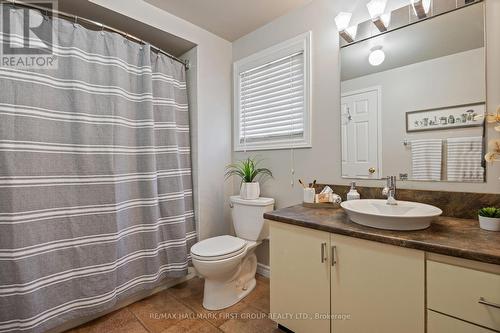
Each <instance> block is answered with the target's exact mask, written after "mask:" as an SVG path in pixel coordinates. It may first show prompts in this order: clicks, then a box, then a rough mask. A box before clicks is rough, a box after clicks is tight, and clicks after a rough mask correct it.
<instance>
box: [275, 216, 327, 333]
mask: <svg viewBox="0 0 500 333" xmlns="http://www.w3.org/2000/svg"><path fill="white" fill-rule="evenodd" d="M270 245H271V247H272V248H271V251H270V264H271V267H272V271H271V315H273V316H274V318H273V319H274V320H275V321H276V322H278V323H279V324H281V325H283V326H285V327H287V328H288V329H290V330H292V331H294V332H296V333H298V332H317V333H321V332H330V320H329V318H328V315H329V313H330V265H329V263H328V250H329V249H330V234H329V233H327V232H323V231H318V230H313V229H307V228H301V227H295V226H290V225H288V224H284V223H274V222H273V223H270ZM316 314H322V315H326V316H327V318H323V319H317V318H314V316H315V315H316ZM306 316H307V317H306ZM309 316H311V318H308V317H309Z"/></svg>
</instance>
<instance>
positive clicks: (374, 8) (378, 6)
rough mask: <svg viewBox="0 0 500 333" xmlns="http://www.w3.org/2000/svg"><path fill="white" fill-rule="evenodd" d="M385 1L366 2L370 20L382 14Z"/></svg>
mask: <svg viewBox="0 0 500 333" xmlns="http://www.w3.org/2000/svg"><path fill="white" fill-rule="evenodd" d="M386 2H387V1H386V0H371V1H370V2H368V3H367V4H366V8H367V9H368V13H369V14H370V17H371V18H372V20H374V19H376V18H378V17H380V16H381V15H382V14H384V10H385V5H386Z"/></svg>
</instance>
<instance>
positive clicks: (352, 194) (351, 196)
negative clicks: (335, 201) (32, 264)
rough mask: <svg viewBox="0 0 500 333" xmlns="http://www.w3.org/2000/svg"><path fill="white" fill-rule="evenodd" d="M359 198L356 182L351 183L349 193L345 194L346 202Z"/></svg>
mask: <svg viewBox="0 0 500 333" xmlns="http://www.w3.org/2000/svg"><path fill="white" fill-rule="evenodd" d="M359 198H360V195H359V193H358V191H357V190H356V182H351V189H350V190H349V193H347V200H348V201H349V200H358V199H359Z"/></svg>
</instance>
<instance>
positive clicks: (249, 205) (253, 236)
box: [230, 195, 274, 241]
mask: <svg viewBox="0 0 500 333" xmlns="http://www.w3.org/2000/svg"><path fill="white" fill-rule="evenodd" d="M230 200H231V207H232V209H231V216H232V218H233V226H234V231H235V233H236V236H237V237H239V238H242V239H245V240H249V241H260V240H262V239H266V238H268V237H269V226H268V221H267V220H265V219H264V216H263V215H264V213H266V212H270V211H272V210H273V209H274V199H272V198H258V199H254V200H244V199H241V198H240V196H239V195H235V196H232V197H231V198H230Z"/></svg>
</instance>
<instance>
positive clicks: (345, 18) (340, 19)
mask: <svg viewBox="0 0 500 333" xmlns="http://www.w3.org/2000/svg"><path fill="white" fill-rule="evenodd" d="M351 16H352V14H351V13H347V12H340V13H339V14H338V15H337V16H335V24H336V25H337V29H338V31H339V34H340V36H341V37H342V38H344V40H345V41H346V42H348V43H352V42H354V39H355V38H356V32H357V30H358V26H357V25H355V26H352V27H349V22H350V21H351Z"/></svg>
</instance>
